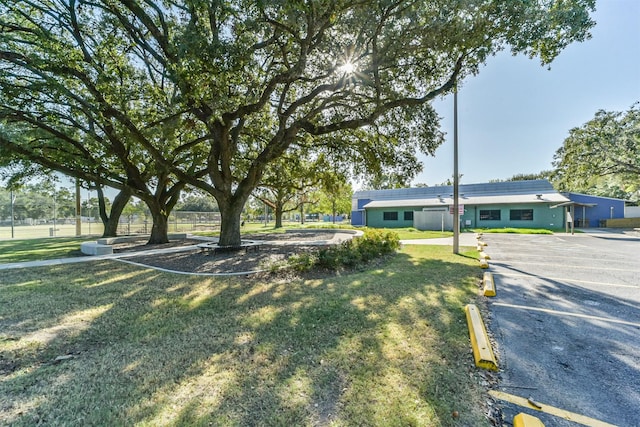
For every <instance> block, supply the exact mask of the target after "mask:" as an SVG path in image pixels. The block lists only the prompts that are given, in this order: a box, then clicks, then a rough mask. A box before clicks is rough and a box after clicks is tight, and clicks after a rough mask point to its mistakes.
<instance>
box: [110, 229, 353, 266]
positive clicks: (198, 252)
mask: <svg viewBox="0 0 640 427" xmlns="http://www.w3.org/2000/svg"><path fill="white" fill-rule="evenodd" d="M354 235H355V234H354V232H353V231H352V230H340V229H336V230H287V232H285V233H271V234H243V235H242V240H243V241H254V242H255V241H258V242H261V245H260V247H259V249H258V250H249V251H247V250H245V249H240V250H234V251H229V252H216V253H213V252H211V251H203V250H202V249H201V248H198V246H197V245H199V244H203V243H207V240H204V239H202V238H197V237H196V236H188V237H187V238H186V239H176V240H172V241H171V242H169V243H166V244H160V245H153V246H150V245H147V244H146V240H145V239H142V238H141V239H138V240H133V241H130V242H127V243H119V244H114V245H113V252H114V253H116V254H127V255H129V253H131V256H126V257H123V258H120V259H121V260H122V261H125V262H129V263H135V264H137V265H142V266H147V267H152V268H158V269H163V270H168V271H174V272H178V273H186V274H201V275H209V274H210V275H242V274H256V273H261V272H268V271H273V270H275V269H276V267H277V266H282V265H284V264H286V261H287V259H288V258H289V257H291V256H293V255H297V254H301V253H309V252H312V251H319V250H320V249H322V248H326V247H329V246H331V245H336V244H339V243H340V242H342V241H345V240H349V239H351V238H353V237H354ZM214 241H215V240H213V239H210V240H208V242H211V243H213V242H214ZM173 249H175V252H171V250H173ZM158 250H160V251H158ZM138 254H139V255H138Z"/></svg>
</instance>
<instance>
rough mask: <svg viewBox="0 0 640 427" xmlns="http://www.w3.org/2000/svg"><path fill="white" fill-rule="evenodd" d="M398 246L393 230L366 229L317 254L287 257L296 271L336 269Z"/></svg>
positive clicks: (394, 249) (353, 264)
mask: <svg viewBox="0 0 640 427" xmlns="http://www.w3.org/2000/svg"><path fill="white" fill-rule="evenodd" d="M399 247H400V239H399V237H398V234H397V233H395V232H393V231H383V230H376V229H367V230H365V232H364V235H362V236H361V237H354V238H353V239H351V240H347V241H346V242H343V243H341V244H339V245H337V246H331V247H329V248H324V249H321V250H320V251H318V254H317V256H314V255H312V254H308V253H304V254H299V255H295V256H292V257H290V258H289V265H290V266H291V267H292V268H293V269H295V270H297V271H306V270H310V269H311V268H313V267H314V266H318V267H322V268H327V269H331V270H337V269H339V268H340V267H354V266H356V265H359V264H362V263H366V262H369V261H371V260H373V259H375V258H378V257H380V256H383V255H386V254H389V253H393V252H395V251H396V250H397V249H398V248H399Z"/></svg>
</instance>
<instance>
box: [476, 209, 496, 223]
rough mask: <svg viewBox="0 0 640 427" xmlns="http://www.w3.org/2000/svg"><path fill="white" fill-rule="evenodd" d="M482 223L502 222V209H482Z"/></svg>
mask: <svg viewBox="0 0 640 427" xmlns="http://www.w3.org/2000/svg"><path fill="white" fill-rule="evenodd" d="M480 221H500V209H481V210H480Z"/></svg>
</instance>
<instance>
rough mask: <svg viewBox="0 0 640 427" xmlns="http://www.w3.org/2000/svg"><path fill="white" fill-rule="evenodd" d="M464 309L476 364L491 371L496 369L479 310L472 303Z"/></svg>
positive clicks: (494, 358) (496, 363)
mask: <svg viewBox="0 0 640 427" xmlns="http://www.w3.org/2000/svg"><path fill="white" fill-rule="evenodd" d="M464 311H465V312H466V314H467V326H469V337H470V338H471V348H472V350H473V358H474V360H475V363H476V366H477V367H479V368H483V369H488V370H491V371H497V370H498V362H497V361H496V357H495V356H494V354H493V349H492V348H491V342H490V341H489V336H488V335H487V330H486V328H485V327H484V322H483V321H482V316H481V315H480V310H478V307H476V306H475V305H474V304H468V305H467V306H466V307H465V308H464Z"/></svg>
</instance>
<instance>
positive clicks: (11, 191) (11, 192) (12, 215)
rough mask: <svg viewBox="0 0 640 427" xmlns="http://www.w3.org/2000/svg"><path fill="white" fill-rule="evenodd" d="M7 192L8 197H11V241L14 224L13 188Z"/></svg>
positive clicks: (14, 197)
mask: <svg viewBox="0 0 640 427" xmlns="http://www.w3.org/2000/svg"><path fill="white" fill-rule="evenodd" d="M9 192H10V194H9V197H11V238H12V239H13V222H14V219H13V217H14V214H13V205H14V204H15V202H16V196H15V195H14V194H13V188H12V189H11V190H9Z"/></svg>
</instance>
